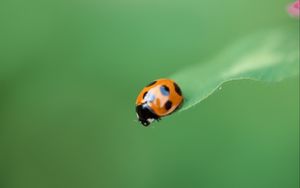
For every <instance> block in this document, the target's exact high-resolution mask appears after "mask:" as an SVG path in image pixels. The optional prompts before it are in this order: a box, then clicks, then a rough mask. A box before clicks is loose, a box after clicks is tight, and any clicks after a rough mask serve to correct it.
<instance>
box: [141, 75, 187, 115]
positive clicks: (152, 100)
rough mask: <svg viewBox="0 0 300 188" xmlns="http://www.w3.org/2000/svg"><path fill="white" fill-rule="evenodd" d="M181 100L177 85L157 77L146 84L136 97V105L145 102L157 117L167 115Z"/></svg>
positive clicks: (176, 107)
mask: <svg viewBox="0 0 300 188" xmlns="http://www.w3.org/2000/svg"><path fill="white" fill-rule="evenodd" d="M182 102H183V97H182V92H181V90H180V88H179V86H178V85H177V84H176V83H175V82H174V81H173V80H170V79H159V80H156V81H154V82H152V83H150V84H149V85H147V86H146V87H145V88H143V90H142V91H141V92H140V94H139V95H138V97H137V100H136V106H138V105H141V104H145V103H147V104H148V106H149V107H150V109H151V111H152V112H153V113H154V114H156V115H157V116H159V117H162V116H167V115H169V114H171V113H172V112H174V111H175V110H176V109H178V108H179V107H180V105H181V104H182Z"/></svg>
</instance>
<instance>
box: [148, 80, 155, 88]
mask: <svg viewBox="0 0 300 188" xmlns="http://www.w3.org/2000/svg"><path fill="white" fill-rule="evenodd" d="M156 82H157V81H153V82H151V83H150V84H148V85H147V86H146V87H149V86H152V85H154V84H155V83H156Z"/></svg>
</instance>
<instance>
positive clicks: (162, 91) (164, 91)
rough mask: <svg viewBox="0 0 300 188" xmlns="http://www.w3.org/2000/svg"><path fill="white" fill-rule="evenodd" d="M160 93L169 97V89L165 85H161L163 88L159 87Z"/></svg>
mask: <svg viewBox="0 0 300 188" xmlns="http://www.w3.org/2000/svg"><path fill="white" fill-rule="evenodd" d="M160 92H161V94H163V95H164V96H169V95H170V89H169V88H168V87H167V86H165V85H163V86H161V87H160Z"/></svg>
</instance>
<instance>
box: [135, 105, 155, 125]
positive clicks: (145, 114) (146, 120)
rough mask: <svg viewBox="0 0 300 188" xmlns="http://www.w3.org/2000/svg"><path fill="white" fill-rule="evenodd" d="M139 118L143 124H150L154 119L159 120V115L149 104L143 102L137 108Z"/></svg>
mask: <svg viewBox="0 0 300 188" xmlns="http://www.w3.org/2000/svg"><path fill="white" fill-rule="evenodd" d="M135 111H136V114H137V117H138V120H139V121H140V122H141V124H142V125H144V126H148V125H150V123H151V122H152V121H153V120H159V116H157V115H156V114H154V113H153V112H152V111H151V110H150V108H149V106H148V105H147V104H141V105H138V106H136V108H135Z"/></svg>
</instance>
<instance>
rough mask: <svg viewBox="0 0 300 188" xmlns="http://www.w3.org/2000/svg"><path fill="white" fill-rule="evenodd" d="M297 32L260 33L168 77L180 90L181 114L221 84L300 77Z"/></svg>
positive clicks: (273, 80) (293, 30)
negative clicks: (182, 94) (243, 80)
mask: <svg viewBox="0 0 300 188" xmlns="http://www.w3.org/2000/svg"><path fill="white" fill-rule="evenodd" d="M298 43H299V36H298V31H297V29H291V28H289V29H288V28H286V29H275V30H270V31H265V32H259V33H256V34H254V35H252V36H249V37H246V38H244V39H242V40H240V41H238V42H236V43H235V44H233V45H232V46H229V47H228V48H227V49H225V50H224V51H223V52H221V53H220V54H218V55H217V56H216V58H214V59H213V60H212V61H210V62H208V63H204V64H203V63H201V64H196V65H193V66H192V67H189V68H187V69H185V70H182V71H180V72H177V73H175V74H174V75H172V76H170V78H171V79H173V80H175V81H176V82H177V83H178V84H179V85H180V87H181V88H182V90H183V93H184V96H185V103H184V104H183V106H182V108H181V110H180V111H183V110H186V109H188V108H190V107H192V106H193V105H196V104H197V103H199V102H201V101H202V100H204V99H205V98H207V97H208V96H209V95H211V94H212V93H213V92H214V91H215V90H217V89H218V88H219V87H220V86H221V85H222V84H223V83H225V82H228V81H231V80H240V79H252V80H260V81H267V82H277V81H281V80H283V79H285V78H288V77H292V76H296V75H297V74H299V46H298Z"/></svg>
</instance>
